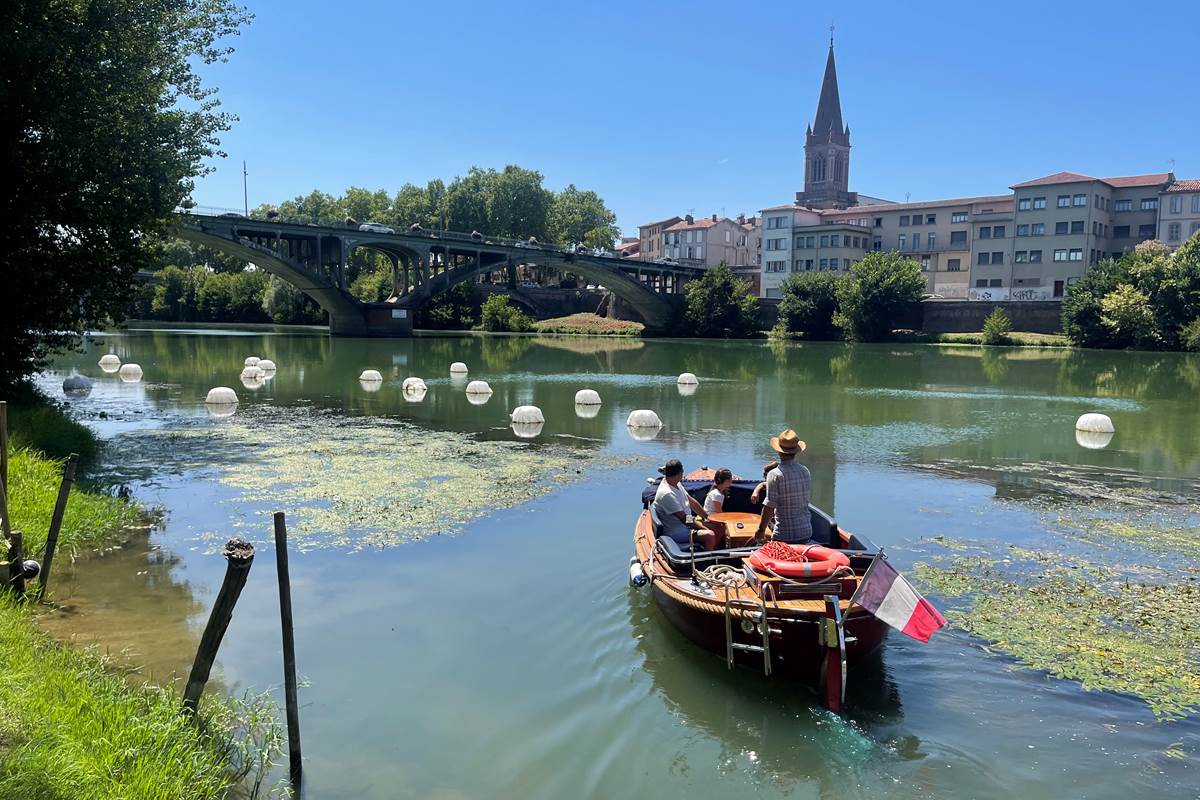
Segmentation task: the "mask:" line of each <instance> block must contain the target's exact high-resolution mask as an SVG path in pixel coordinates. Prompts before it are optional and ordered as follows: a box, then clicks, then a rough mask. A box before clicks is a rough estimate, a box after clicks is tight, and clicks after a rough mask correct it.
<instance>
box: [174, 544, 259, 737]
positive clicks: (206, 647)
mask: <svg viewBox="0 0 1200 800" xmlns="http://www.w3.org/2000/svg"><path fill="white" fill-rule="evenodd" d="M224 553H225V561H226V566H225V579H224V580H223V581H222V582H221V590H220V591H218V592H217V601H216V602H215V603H213V607H212V612H211V613H210V614H209V615H208V624H206V625H205V626H204V634H203V635H202V636H201V637H200V646H199V647H198V648H197V649H196V660H195V662H193V663H192V672H191V674H190V675H189V676H188V682H187V687H186V688H185V689H184V691H183V707H184V708H185V709H187V710H188V711H191V712H192V713H195V711H196V707H197V706H198V705H199V704H200V695H201V694H203V693H204V685H205V684H206V683H208V674H209V672H211V671H212V665H213V661H215V660H216V658H217V649H218V648H220V646H221V640H222V639H223V638H225V629H226V628H228V627H229V621H230V620H231V619H233V607H234V606H235V605H236V604H237V601H238V596H239V595H241V593H242V587H243V586H245V585H246V578H247V577H248V576H249V574H250V565H251V564H252V563H254V545H252V544H250V543H249V542H247V541H246V540H245V539H230V540H229V541H228V542H226V543H225V551H224Z"/></svg>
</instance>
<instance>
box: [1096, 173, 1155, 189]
mask: <svg viewBox="0 0 1200 800" xmlns="http://www.w3.org/2000/svg"><path fill="white" fill-rule="evenodd" d="M1103 180H1104V182H1105V183H1107V184H1108V185H1109V186H1112V187H1114V188H1118V189H1122V188H1127V187H1130V186H1158V185H1160V184H1164V183H1166V182H1167V181H1169V180H1171V173H1169V172H1155V173H1152V174H1150V175H1120V176H1117V177H1115V178H1104V179H1103Z"/></svg>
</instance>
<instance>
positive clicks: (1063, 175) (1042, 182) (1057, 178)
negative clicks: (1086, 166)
mask: <svg viewBox="0 0 1200 800" xmlns="http://www.w3.org/2000/svg"><path fill="white" fill-rule="evenodd" d="M1095 180H1099V178H1093V177H1092V176H1091V175H1080V174H1079V173H1078V172H1056V173H1054V174H1053V175H1047V176H1046V177H1044V178H1034V179H1033V180H1031V181H1025V182H1024V183H1014V184H1013V185H1012V186H1010V187H1008V188H1010V189H1021V188H1024V187H1026V186H1046V185H1047V184H1051V183H1079V182H1081V181H1095Z"/></svg>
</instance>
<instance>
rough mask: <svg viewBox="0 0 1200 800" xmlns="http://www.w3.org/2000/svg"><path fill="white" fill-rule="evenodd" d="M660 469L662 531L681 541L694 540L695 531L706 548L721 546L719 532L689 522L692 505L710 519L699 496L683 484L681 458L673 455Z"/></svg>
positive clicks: (656, 499) (656, 498)
mask: <svg viewBox="0 0 1200 800" xmlns="http://www.w3.org/2000/svg"><path fill="white" fill-rule="evenodd" d="M658 471H659V472H661V473H662V475H663V478H662V481H660V482H659V484H658V491H657V492H655V493H654V504H653V507H654V514H655V516H656V517H658V523H659V525H660V526H661V528H662V535H663V536H669V537H671V538H672V539H673V540H675V542H676V543H678V544H681V545H688V544H691V541H692V536H693V535H694V536H695V537H696V541H697V542H699V543H700V546H701V547H703V548H704V549H705V550H715V549H717V545H718V543H719V542H718V537H717V534H715V533H713V532H712V531H710V530H709V529H708V528H703V527H697V528H695V529H693V527H692V526H690V525H689V524H688V510H689V509H690V510H692V511H693V512H695V513H696V514H697V515H698V516H699V517H700V518H701V519H707V518H708V514H706V513H705V512H704V507H703V506H701V505H700V504H699V503H698V502H696V498H694V497H692V496H691V495H690V494H688V493H687V492H686V491H684V488H683V487H682V486H680V485H679V483H680V481H682V480H683V463H682V462H681V461H680V460H679V459H678V458H672V459H670V460H669V461H667V463H666V464H664V465H662V466H661V467H659V468H658ZM693 531H694V532H693Z"/></svg>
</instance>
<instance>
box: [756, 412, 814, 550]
mask: <svg viewBox="0 0 1200 800" xmlns="http://www.w3.org/2000/svg"><path fill="white" fill-rule="evenodd" d="M771 449H772V450H774V451H775V452H776V453H779V466H777V467H776V468H775V469H773V470H771V471H770V472H769V473H767V499H766V500H765V501H764V502H763V506H764V507H763V513H762V517H761V518H760V519H759V521H758V531H757V532H756V533H755V536H754V540H755V542H757V543H760V544H761V543H762V541H763V532H764V531H765V530H766V529H767V528H768V527H770V526H771V525H772V523H774V531H775V540H776V541H780V542H787V543H788V544H804V543H806V542H808V541H809V540H810V539H812V517H811V516H809V510H808V502H809V498H810V497H812V475H811V474H809V471H808V467H806V466H804V465H803V464H801V463H799V462H797V461H796V456H797V455H798V454H800V453H803V452H804V442H802V441H801V440H800V437H798V436H797V435H796V432H795V431H794V430H792V429H791V428H788V429H787V430H786V431H784V432H783V433H781V434H779V435H778V436H772V437H771Z"/></svg>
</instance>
